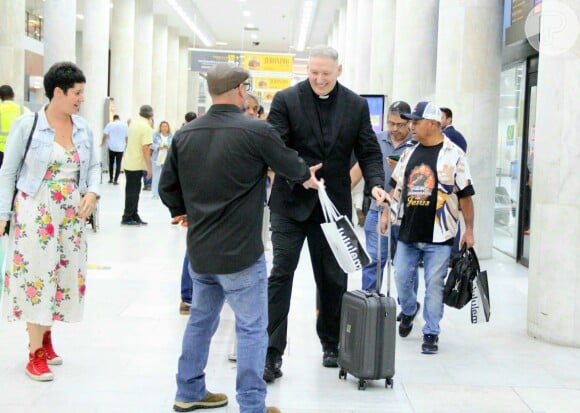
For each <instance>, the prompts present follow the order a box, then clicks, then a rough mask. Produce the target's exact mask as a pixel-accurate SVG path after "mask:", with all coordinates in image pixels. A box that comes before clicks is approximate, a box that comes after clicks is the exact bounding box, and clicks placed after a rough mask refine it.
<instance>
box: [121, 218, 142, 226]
mask: <svg viewBox="0 0 580 413" xmlns="http://www.w3.org/2000/svg"><path fill="white" fill-rule="evenodd" d="M121 225H139V222H137V221H135V220H134V219H123V220H121Z"/></svg>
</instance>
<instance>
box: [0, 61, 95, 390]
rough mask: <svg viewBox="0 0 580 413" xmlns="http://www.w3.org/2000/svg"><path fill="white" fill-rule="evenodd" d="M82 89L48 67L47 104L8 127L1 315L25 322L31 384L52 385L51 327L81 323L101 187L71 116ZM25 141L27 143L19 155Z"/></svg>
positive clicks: (68, 68)
mask: <svg viewBox="0 0 580 413" xmlns="http://www.w3.org/2000/svg"><path fill="white" fill-rule="evenodd" d="M85 83H86V79H85V76H84V74H83V72H82V71H81V70H80V69H79V68H78V67H77V66H76V65H75V64H73V63H70V62H62V63H55V64H54V65H52V66H51V67H50V69H49V70H48V72H47V73H46V74H45V75H44V90H45V93H46V96H47V98H48V99H49V103H48V105H46V106H45V107H44V108H42V109H41V110H40V111H39V112H38V114H32V113H28V114H25V115H24V116H21V117H20V118H18V119H17V120H16V121H15V122H14V124H13V125H12V129H11V131H10V135H9V139H8V142H7V145H6V153H5V158H4V164H3V165H2V168H1V169H0V234H3V233H4V231H5V228H6V223H7V222H8V220H11V224H12V226H11V228H12V230H11V232H10V239H9V253H8V257H9V258H8V260H9V265H7V266H6V273H5V275H4V282H3V285H4V290H5V293H6V296H5V297H4V302H3V313H4V316H6V317H7V318H8V320H11V321H16V320H20V321H24V322H26V330H27V333H28V351H27V353H28V364H27V365H26V369H25V372H26V374H27V375H28V377H30V378H31V379H33V380H37V381H51V380H53V379H54V374H53V373H52V371H51V369H50V368H49V365H58V364H62V363H63V360H62V358H61V357H60V356H59V355H58V354H57V353H56V351H55V349H54V345H53V341H52V338H53V335H52V333H53V328H52V327H53V325H54V322H55V321H61V322H67V323H72V322H79V321H81V319H82V317H83V307H84V302H85V300H84V299H85V292H86V291H85V289H86V277H87V261H86V260H87V249H86V248H87V244H86V232H85V221H86V219H87V218H88V217H89V216H90V215H91V213H92V212H93V210H94V208H95V205H96V202H97V197H98V193H99V183H100V181H101V168H100V164H99V155H98V151H97V148H96V145H95V144H94V140H93V135H92V132H91V128H90V127H89V125H88V124H87V122H86V121H85V120H84V119H83V118H81V117H80V116H78V115H77V113H78V111H79V108H80V106H81V104H82V103H83V101H84V96H83V94H84V88H85ZM36 116H37V117H36ZM29 136H31V137H32V141H33V142H34V143H32V144H31V145H30V147H29V150H28V152H26V149H25V148H26V146H27V141H28V138H29ZM20 165H22V168H20ZM19 170H20V173H19V172H18V171H19ZM15 188H16V189H17V190H18V193H17V195H16V198H15V201H14V214H13V216H12V217H11V203H12V195H13V194H14V190H15ZM87 363H89V362H88V361H87Z"/></svg>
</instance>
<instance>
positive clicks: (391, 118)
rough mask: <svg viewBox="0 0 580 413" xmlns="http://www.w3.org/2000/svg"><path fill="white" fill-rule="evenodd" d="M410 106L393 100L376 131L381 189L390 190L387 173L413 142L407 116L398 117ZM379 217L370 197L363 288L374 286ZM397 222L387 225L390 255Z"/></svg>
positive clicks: (383, 246) (384, 252)
mask: <svg viewBox="0 0 580 413" xmlns="http://www.w3.org/2000/svg"><path fill="white" fill-rule="evenodd" d="M410 112H411V107H410V106H409V104H408V103H407V102H404V101H402V100H398V101H396V102H393V103H392V104H391V106H389V109H388V110H387V130H386V131H383V132H379V133H378V134H377V139H378V141H379V145H380V146H381V152H382V154H383V169H384V170H385V190H386V191H387V192H390V191H391V190H392V189H393V188H392V187H391V186H390V185H389V184H388V183H389V181H390V180H391V174H392V173H393V170H394V169H395V167H396V166H397V161H398V158H399V157H400V156H401V155H402V154H403V152H405V150H407V149H408V148H412V147H413V146H414V145H415V141H413V136H412V134H411V129H410V124H409V121H408V120H405V119H402V118H401V113H410ZM378 221H379V207H378V206H377V203H376V202H375V201H374V200H371V205H370V209H369V211H368V213H367V216H366V219H365V226H364V228H365V237H366V247H367V251H368V253H369V255H370V256H371V259H372V262H371V263H370V264H369V265H367V266H366V267H364V268H363V271H362V288H363V290H374V289H376V282H377V241H378V234H377V222H378ZM398 235H399V226H398V225H393V226H392V228H391V256H393V257H394V255H395V248H396V245H397V238H398ZM387 241H388V240H387V237H386V236H384V237H382V238H381V270H384V268H385V265H386V262H387V245H388V242H387Z"/></svg>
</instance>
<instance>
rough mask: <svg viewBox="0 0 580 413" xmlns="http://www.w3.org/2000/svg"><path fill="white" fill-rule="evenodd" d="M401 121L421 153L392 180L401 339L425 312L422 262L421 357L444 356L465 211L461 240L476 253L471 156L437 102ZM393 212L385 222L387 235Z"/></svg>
mask: <svg viewBox="0 0 580 413" xmlns="http://www.w3.org/2000/svg"><path fill="white" fill-rule="evenodd" d="M401 118H402V119H404V120H410V121H411V122H412V128H413V137H414V139H415V140H416V141H417V145H415V147H413V148H411V149H409V150H407V151H405V153H403V154H402V155H401V158H400V160H399V162H398V163H397V166H396V168H395V170H394V171H393V174H392V176H391V182H390V185H391V187H394V189H393V190H392V191H391V196H392V198H393V200H392V201H391V205H392V206H393V208H392V209H393V210H395V211H397V214H396V216H397V218H400V219H401V228H400V230H399V242H398V244H397V253H396V255H395V262H394V263H395V283H396V285H397V293H398V297H399V301H400V303H401V310H402V312H403V314H402V317H401V322H400V324H399V335H400V336H401V337H407V336H408V335H409V333H411V330H412V329H413V321H414V320H415V317H416V316H417V313H418V312H419V305H418V302H417V294H416V292H415V289H414V287H415V285H414V284H415V282H414V280H415V277H416V274H417V267H418V265H419V261H421V259H423V261H424V263H425V274H424V276H425V299H424V303H423V304H424V305H423V319H424V320H425V326H424V327H423V344H422V345H421V352H422V353H424V354H435V353H437V352H438V350H439V345H438V343H439V335H440V332H441V328H440V326H439V322H440V321H441V319H442V318H443V287H444V282H445V277H446V276H447V267H448V263H449V253H450V251H451V246H452V245H453V239H454V238H455V235H456V232H457V222H458V220H459V206H461V210H462V211H463V216H464V218H465V224H466V228H465V232H464V234H463V238H462V240H461V243H462V244H465V245H466V246H467V247H473V244H474V237H473V219H474V211H473V200H472V196H473V195H474V194H475V190H474V189H473V185H472V182H471V175H470V173H469V165H468V163H467V158H466V157H465V152H463V150H461V148H459V146H457V145H455V144H454V143H453V142H451V140H450V139H449V138H447V137H446V136H445V135H443V134H442V133H441V111H440V109H439V108H438V107H437V105H435V104H434V103H433V102H426V101H423V102H419V103H417V105H416V106H415V109H414V110H413V112H412V113H402V114H401ZM392 215H393V213H392V212H391V208H389V209H385V210H384V211H383V214H382V216H381V227H382V231H383V232H384V231H385V230H386V228H387V220H388V219H392Z"/></svg>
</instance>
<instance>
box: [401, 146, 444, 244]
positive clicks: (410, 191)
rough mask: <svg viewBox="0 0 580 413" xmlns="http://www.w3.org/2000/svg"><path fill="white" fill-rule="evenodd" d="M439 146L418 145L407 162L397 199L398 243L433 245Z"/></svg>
mask: <svg viewBox="0 0 580 413" xmlns="http://www.w3.org/2000/svg"><path fill="white" fill-rule="evenodd" d="M442 147H443V142H442V143H440V144H438V145H435V146H423V145H419V146H418V147H417V148H416V149H415V151H414V152H413V154H412V155H411V158H410V159H409V162H408V163H407V167H406V168H405V190H404V193H403V199H402V200H401V201H402V202H404V208H405V213H404V215H403V221H402V223H401V230H400V232H399V239H400V240H401V241H404V242H407V243H412V242H429V243H431V242H433V225H434V222H435V214H436V208H437V184H438V182H437V158H438V156H439V152H440V151H441V148H442ZM450 242H453V240H452V239H451V240H450ZM446 243H448V242H446Z"/></svg>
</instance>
